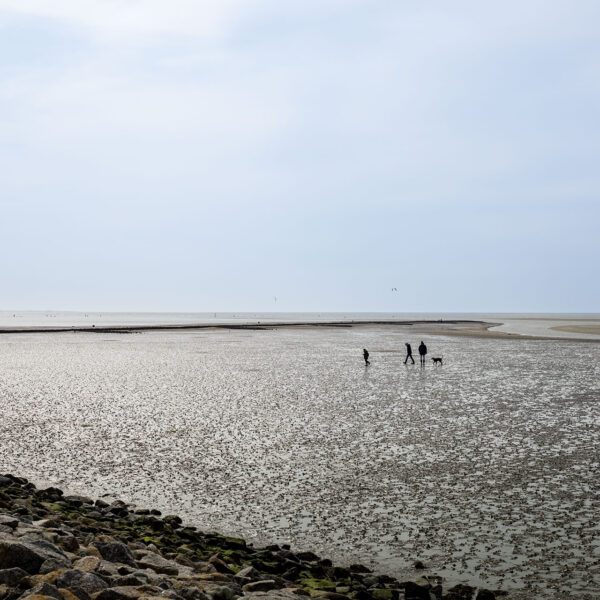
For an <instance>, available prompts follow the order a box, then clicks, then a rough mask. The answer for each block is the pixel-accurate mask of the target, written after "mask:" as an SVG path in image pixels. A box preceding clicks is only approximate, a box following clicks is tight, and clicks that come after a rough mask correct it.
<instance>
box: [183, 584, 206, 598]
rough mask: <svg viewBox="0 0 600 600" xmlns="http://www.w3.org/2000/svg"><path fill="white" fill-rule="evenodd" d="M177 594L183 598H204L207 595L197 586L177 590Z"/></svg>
mask: <svg viewBox="0 0 600 600" xmlns="http://www.w3.org/2000/svg"><path fill="white" fill-rule="evenodd" d="M179 595H180V596H181V597H182V598H184V600H206V599H207V598H208V596H207V595H206V594H205V593H204V592H201V591H200V590H199V589H198V588H197V587H193V586H189V587H185V588H182V589H180V590H179Z"/></svg>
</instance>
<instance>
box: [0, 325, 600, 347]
mask: <svg viewBox="0 0 600 600" xmlns="http://www.w3.org/2000/svg"><path fill="white" fill-rule="evenodd" d="M499 325H502V323H492V322H486V321H476V320H462V319H452V320H441V319H437V320H410V321H390V320H381V321H378V320H370V321H298V322H293V321H268V322H261V321H256V322H246V323H226V322H221V323H182V324H172V323H171V324H152V325H98V326H95V325H94V326H91V327H90V326H89V325H86V326H81V325H72V326H61V327H45V326H31V327H2V328H0V335H2V334H27V333H125V334H126V333H136V332H145V331H194V330H204V329H230V330H258V331H260V330H271V329H279V328H293V327H298V328H313V327H319V328H322V327H336V328H337V327H341V328H352V327H365V326H371V327H374V326H375V327H378V326H385V327H390V326H391V327H410V328H411V331H414V332H419V333H422V334H429V335H449V336H453V337H469V338H490V339H512V340H515V339H517V340H545V341H561V342H592V343H599V342H600V339H590V338H565V337H556V336H533V335H522V334H516V333H506V332H503V331H492V330H491V328H492V327H498V326H499ZM553 329H557V330H559V329H561V330H564V331H568V329H567V328H564V329H563V328H562V327H554V328H553ZM571 331H573V333H584V331H582V330H581V329H579V328H578V329H577V331H575V330H573V329H571Z"/></svg>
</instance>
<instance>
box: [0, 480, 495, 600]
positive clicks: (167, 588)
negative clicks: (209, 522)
mask: <svg viewBox="0 0 600 600" xmlns="http://www.w3.org/2000/svg"><path fill="white" fill-rule="evenodd" d="M419 567H421V568H422V567H423V565H420V564H418V563H416V564H415V573H418V571H419ZM502 595H505V593H504V592H498V591H496V592H492V591H490V590H484V589H476V588H473V587H470V586H465V585H458V586H454V587H453V588H450V589H448V590H445V589H443V587H442V583H441V578H439V577H432V576H429V577H415V580H414V581H403V582H400V581H398V580H396V579H394V578H393V577H389V576H386V575H377V574H374V573H373V572H371V570H370V569H368V568H367V567H365V566H363V565H360V564H354V565H350V566H348V567H341V566H334V565H333V564H332V562H331V561H330V560H328V559H321V558H319V557H318V556H317V555H315V554H313V553H312V552H293V551H292V550H291V549H290V547H289V546H287V545H282V546H278V545H272V546H267V547H265V548H254V547H252V546H251V545H248V544H247V543H246V542H245V541H244V540H242V539H238V538H233V537H226V536H223V535H219V534H216V533H204V532H200V531H198V530H197V529H196V528H195V527H189V526H184V525H183V524H182V521H181V519H180V518H179V517H178V516H176V515H167V516H161V513H160V511H158V510H148V509H136V510H134V509H133V507H129V506H128V505H127V504H125V503H124V502H122V501H120V500H115V501H112V502H111V503H108V502H105V501H103V500H96V501H95V502H94V501H93V500H92V499H91V498H86V497H83V496H65V495H64V494H63V492H62V491H61V490H59V489H57V488H53V487H50V488H46V489H36V487H35V486H34V485H33V484H32V483H30V482H28V481H27V480H26V479H24V478H22V477H15V476H13V475H4V476H0V600H149V599H152V598H166V599H170V600H237V599H238V598H247V599H248V600H298V597H299V596H300V597H302V596H304V597H312V598H323V599H325V600H351V599H352V600H402V599H404V600H494V599H495V598H497V597H500V596H502Z"/></svg>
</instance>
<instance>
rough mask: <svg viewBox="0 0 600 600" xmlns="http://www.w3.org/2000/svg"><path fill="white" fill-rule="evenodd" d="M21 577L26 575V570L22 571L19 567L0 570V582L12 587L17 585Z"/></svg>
mask: <svg viewBox="0 0 600 600" xmlns="http://www.w3.org/2000/svg"><path fill="white" fill-rule="evenodd" d="M23 577H27V571H24V570H23V569H20V568H19V567H13V568H12V569H2V570H0V584H3V583H4V584H6V585H8V586H10V587H14V586H16V585H18V583H19V581H21V579H23Z"/></svg>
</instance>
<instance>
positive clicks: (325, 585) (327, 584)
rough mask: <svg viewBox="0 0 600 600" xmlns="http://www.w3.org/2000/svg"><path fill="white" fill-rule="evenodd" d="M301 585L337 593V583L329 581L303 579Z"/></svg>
mask: <svg viewBox="0 0 600 600" xmlns="http://www.w3.org/2000/svg"><path fill="white" fill-rule="evenodd" d="M300 583H301V584H302V585H303V586H304V587H307V588H311V589H313V590H324V591H326V592H335V583H333V582H332V581H328V580H327V579H301V580H300Z"/></svg>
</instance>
